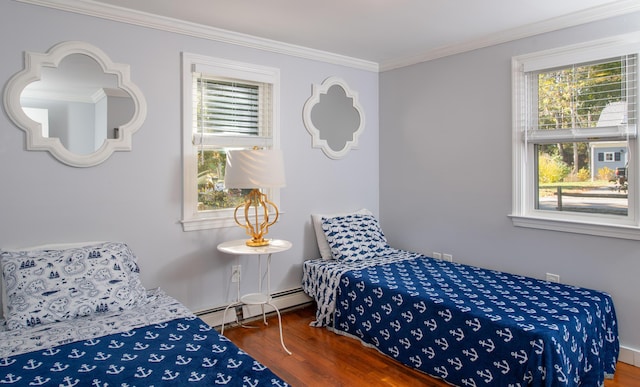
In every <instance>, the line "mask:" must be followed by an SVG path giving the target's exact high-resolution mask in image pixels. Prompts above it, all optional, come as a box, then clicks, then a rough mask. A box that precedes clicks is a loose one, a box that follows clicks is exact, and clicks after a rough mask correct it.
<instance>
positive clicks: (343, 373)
mask: <svg viewBox="0 0 640 387" xmlns="http://www.w3.org/2000/svg"><path fill="white" fill-rule="evenodd" d="M314 313H315V307H314V306H309V307H304V308H301V309H296V310H291V311H287V312H286V313H283V314H282V321H283V329H284V342H285V345H286V346H287V348H289V350H290V351H291V352H292V353H293V354H292V355H287V354H286V353H285V351H284V349H282V347H281V346H280V334H279V330H278V319H277V316H276V315H271V316H268V323H269V324H268V325H267V326H265V325H263V324H262V320H258V321H254V322H251V323H250V325H251V326H254V327H255V328H253V329H252V328H242V327H230V326H227V327H225V331H224V334H225V336H227V337H228V338H229V339H230V340H231V341H233V342H234V343H235V344H236V345H238V346H239V347H240V348H242V349H243V350H244V351H245V352H247V353H249V354H250V355H251V356H253V357H254V358H255V359H256V360H258V361H260V362H261V363H262V364H264V365H266V366H267V367H269V368H271V369H272V370H273V371H274V372H275V373H276V374H277V375H278V376H280V377H281V378H282V379H284V380H285V381H287V382H288V383H289V384H291V385H292V386H295V387H299V386H396V387H401V386H411V387H414V386H425V387H445V386H447V387H448V386H450V385H449V384H447V383H445V382H443V381H441V380H438V379H435V378H432V377H430V376H427V375H425V374H423V373H421V372H418V371H415V370H413V369H411V368H409V367H406V366H403V365H401V364H399V363H398V362H396V361H394V360H392V359H391V358H389V357H387V356H385V355H382V354H381V353H380V352H378V351H377V350H375V349H373V348H368V347H365V346H363V345H362V344H361V343H360V341H358V340H355V339H352V338H349V337H345V336H340V335H337V334H335V333H333V332H330V331H328V330H327V329H324V328H313V327H310V326H309V323H310V322H311V321H312V320H313V317H314ZM633 386H640V368H637V367H634V366H632V365H629V364H625V363H618V369H617V371H616V375H615V378H614V379H613V380H607V381H605V387H633Z"/></svg>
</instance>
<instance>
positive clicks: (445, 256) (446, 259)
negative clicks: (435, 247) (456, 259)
mask: <svg viewBox="0 0 640 387" xmlns="http://www.w3.org/2000/svg"><path fill="white" fill-rule="evenodd" d="M442 259H443V260H445V261H449V262H453V255H451V254H442Z"/></svg>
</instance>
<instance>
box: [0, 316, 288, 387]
mask: <svg viewBox="0 0 640 387" xmlns="http://www.w3.org/2000/svg"><path fill="white" fill-rule="evenodd" d="M0 385H3V386H5V385H9V386H12V385H15V386H61V387H65V386H69V387H71V386H83V387H84V386H96V387H98V386H102V387H106V386H123V387H124V386H128V387H133V386H145V387H147V386H192V385H193V386H198V385H199V386H213V385H229V386H287V383H285V382H284V381H283V380H281V379H280V378H279V377H277V376H276V375H275V374H274V373H273V372H272V371H270V370H269V369H268V368H266V367H265V366H264V365H262V364H260V363H259V362H257V361H256V360H254V359H253V358H252V357H250V356H249V355H247V354H246V353H244V352H243V351H242V350H240V349H239V348H238V347H237V346H236V345H234V344H233V343H232V342H230V341H229V340H228V339H226V338H225V337H224V336H221V335H219V334H218V332H217V331H215V330H214V329H213V328H211V327H209V326H208V325H206V324H205V323H204V322H203V321H202V320H201V319H199V318H197V317H187V318H179V319H175V320H171V321H168V322H164V323H160V324H155V325H147V326H144V327H141V328H137V329H133V330H129V331H126V332H123V333H117V334H112V335H108V336H102V337H98V338H93V339H89V340H83V341H77V342H73V343H70V344H65V345H60V346H57V347H53V348H49V349H46V350H37V351H33V352H28V353H25V354H22V355H17V356H12V357H7V358H3V359H0Z"/></svg>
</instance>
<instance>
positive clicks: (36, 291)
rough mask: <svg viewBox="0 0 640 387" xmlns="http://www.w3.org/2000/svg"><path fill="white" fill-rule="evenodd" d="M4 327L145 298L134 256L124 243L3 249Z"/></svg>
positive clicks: (125, 305) (122, 307) (129, 304)
mask: <svg viewBox="0 0 640 387" xmlns="http://www.w3.org/2000/svg"><path fill="white" fill-rule="evenodd" d="M0 265H1V267H2V276H3V282H4V285H5V286H6V294H7V298H6V299H5V300H4V301H5V303H6V304H7V312H8V314H7V315H5V318H6V320H7V328H8V329H21V328H25V327H29V326H34V325H39V324H48V323H52V322H56V321H62V320H66V319H71V318H75V317H80V316H86V315H89V314H93V313H101V312H107V311H116V310H125V309H132V308H135V307H136V306H138V305H140V304H142V303H143V302H144V301H145V300H146V296H145V294H146V290H145V289H144V287H143V286H142V283H141V281H140V277H139V272H140V270H139V268H138V264H137V262H136V257H135V255H134V254H133V252H132V251H131V250H130V249H129V247H128V246H127V245H126V244H124V243H117V242H104V243H100V244H97V245H89V246H84V247H76V248H68V249H62V250H55V249H51V250H25V251H3V252H1V253H0Z"/></svg>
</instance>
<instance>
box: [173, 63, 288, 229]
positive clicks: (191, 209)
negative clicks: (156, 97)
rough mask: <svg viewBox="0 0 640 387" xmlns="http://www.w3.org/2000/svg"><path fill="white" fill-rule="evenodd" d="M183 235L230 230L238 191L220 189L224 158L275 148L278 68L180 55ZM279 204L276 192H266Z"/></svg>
mask: <svg viewBox="0 0 640 387" xmlns="http://www.w3.org/2000/svg"><path fill="white" fill-rule="evenodd" d="M182 59H183V60H182V62H183V63H182V66H183V69H182V82H183V85H182V86H183V129H182V131H183V141H182V142H183V218H182V224H183V229H184V230H185V231H190V230H200V229H208V228H218V227H228V226H233V225H235V221H234V218H233V211H234V209H235V207H236V206H237V205H238V204H240V203H241V202H242V199H243V196H244V194H246V192H243V190H237V189H227V188H226V187H225V186H224V172H225V166H226V154H227V151H229V150H236V149H253V148H260V149H277V148H278V147H279V141H278V139H279V136H278V134H279V133H278V127H279V125H278V120H279V80H280V73H279V70H278V69H274V68H269V67H264V66H257V65H253V64H248V63H242V62H235V61H229V60H226V59H219V58H211V57H207V56H202V55H195V54H188V53H183V55H182ZM265 193H266V194H267V195H268V196H269V198H270V199H271V200H272V201H273V202H274V203H276V205H279V190H278V189H271V190H268V192H265Z"/></svg>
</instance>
